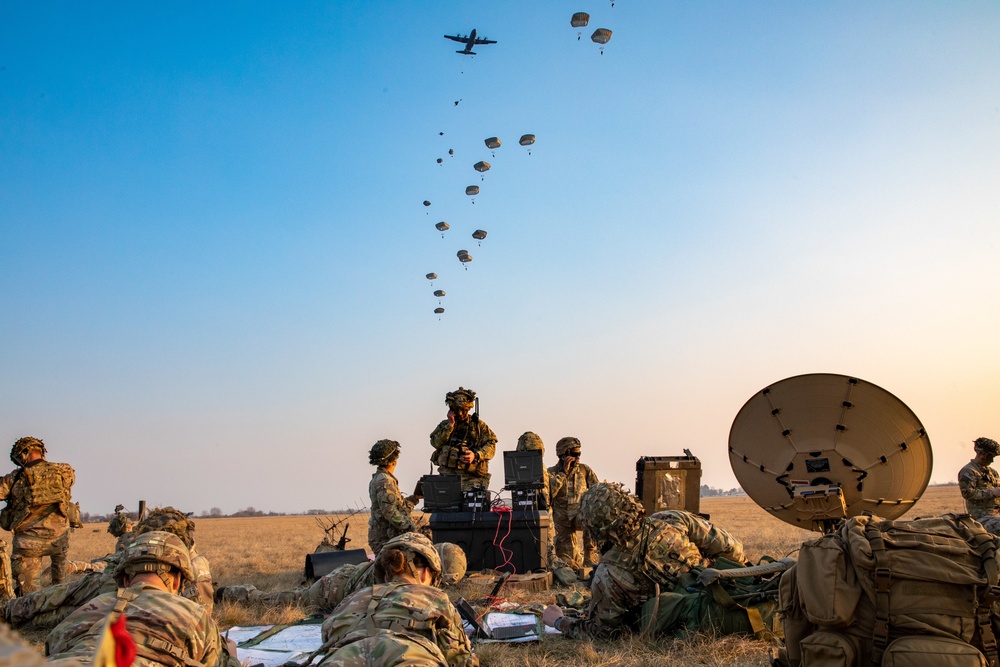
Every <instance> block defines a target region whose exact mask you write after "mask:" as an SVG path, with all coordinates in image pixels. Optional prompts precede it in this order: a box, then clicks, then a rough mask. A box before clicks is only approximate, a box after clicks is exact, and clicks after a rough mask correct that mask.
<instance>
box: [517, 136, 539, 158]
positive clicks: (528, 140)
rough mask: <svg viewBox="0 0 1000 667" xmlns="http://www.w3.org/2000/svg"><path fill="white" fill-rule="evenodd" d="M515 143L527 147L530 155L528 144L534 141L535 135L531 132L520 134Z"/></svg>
mask: <svg viewBox="0 0 1000 667" xmlns="http://www.w3.org/2000/svg"><path fill="white" fill-rule="evenodd" d="M517 143H519V144H521V145H522V146H525V147H527V148H528V155H531V148H530V146H531V145H532V144H534V143H535V135H533V134H522V135H521V138H520V139H518V140H517Z"/></svg>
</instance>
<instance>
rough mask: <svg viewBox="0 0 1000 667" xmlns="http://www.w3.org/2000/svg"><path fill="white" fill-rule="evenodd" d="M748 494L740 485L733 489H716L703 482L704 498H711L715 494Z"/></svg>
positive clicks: (702, 491)
mask: <svg viewBox="0 0 1000 667" xmlns="http://www.w3.org/2000/svg"><path fill="white" fill-rule="evenodd" d="M746 494H747V492H746V491H744V490H743V489H741V488H740V487H738V486H737V487H736V488H733V489H716V488H715V487H712V486H709V485H708V484H702V485H701V494H700V495H701V497H702V498H711V497H713V496H745V495H746Z"/></svg>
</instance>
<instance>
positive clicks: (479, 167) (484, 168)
mask: <svg viewBox="0 0 1000 667" xmlns="http://www.w3.org/2000/svg"><path fill="white" fill-rule="evenodd" d="M472 168H473V169H475V170H476V171H478V172H479V173H480V174H485V173H486V172H488V171H489V170H490V163H489V162H486V161H485V160H480V161H479V162H477V163H476V164H474V165H472ZM482 180H484V181H485V180H486V177H485V176H484V177H482Z"/></svg>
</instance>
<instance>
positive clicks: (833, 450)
mask: <svg viewBox="0 0 1000 667" xmlns="http://www.w3.org/2000/svg"><path fill="white" fill-rule="evenodd" d="M932 461H933V457H932V454H931V442H930V438H928V437H927V432H926V431H925V430H924V427H923V425H922V424H921V423H920V420H919V419H917V416H916V415H915V414H914V413H913V411H912V410H910V408H908V407H907V406H906V404H905V403H903V402H902V401H901V400H899V399H898V398H896V397H895V396H893V395H892V394H890V393H889V392H888V391H886V390H885V389H882V388H881V387H878V386H876V385H874V384H871V383H870V382H865V381H864V380H859V379H857V378H853V377H848V376H846V375H833V374H827V373H813V374H809V375H796V376H794V377H790V378H786V379H784V380H781V381H780V382H777V383H775V384H772V385H770V386H768V387H765V388H764V389H762V390H761V391H759V392H757V393H756V394H754V395H753V396H752V397H751V398H750V400H748V401H747V402H746V403H745V404H744V405H743V407H742V408H741V409H740V411H739V413H738V414H737V415H736V419H734V420H733V426H732V428H731V429H730V431H729V463H730V465H731V466H732V468H733V473H734V474H735V475H736V479H737V480H739V482H740V485H741V486H742V487H743V489H744V490H745V491H746V492H747V494H748V495H749V496H750V497H751V498H752V499H753V501H754V502H755V503H757V504H758V505H760V506H761V507H762V508H764V509H765V510H766V511H767V512H769V513H770V514H771V515H773V516H775V517H777V518H779V519H781V520H782V521H784V522H786V523H789V524H791V525H793V526H797V527H799V528H808V529H810V530H817V531H824V532H826V531H829V530H832V529H833V527H834V525H835V524H836V523H837V522H838V521H840V520H841V519H844V518H847V517H853V516H858V515H860V514H861V513H863V512H865V511H868V512H871V513H872V514H874V515H876V516H879V517H882V518H886V519H895V518H898V517H899V516H901V515H902V514H903V513H905V512H906V511H907V510H908V509H910V508H911V507H912V506H913V503H915V502H916V501H917V500H918V499H919V498H920V496H921V495H922V494H923V492H924V490H925V489H926V488H927V483H928V481H930V475H931V464H932Z"/></svg>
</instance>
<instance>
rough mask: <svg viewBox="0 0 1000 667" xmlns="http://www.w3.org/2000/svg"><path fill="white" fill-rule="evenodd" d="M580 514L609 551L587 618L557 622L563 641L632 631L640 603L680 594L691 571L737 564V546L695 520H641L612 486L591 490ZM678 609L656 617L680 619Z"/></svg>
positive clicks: (632, 503)
mask: <svg viewBox="0 0 1000 667" xmlns="http://www.w3.org/2000/svg"><path fill="white" fill-rule="evenodd" d="M580 512H581V514H582V516H583V522H584V525H585V526H586V530H588V531H589V532H591V533H592V534H593V536H594V537H595V538H596V539H597V540H598V541H600V542H602V543H604V542H610V543H611V544H612V545H613V546H612V547H611V548H610V549H609V550H608V551H606V552H605V553H604V555H603V556H601V562H600V564H599V565H598V566H597V569H596V570H595V572H594V576H593V580H592V581H591V585H590V590H591V600H590V608H589V611H588V614H587V618H581V619H574V618H568V617H563V618H562V619H561V621H559V623H558V628H559V630H560V631H562V633H563V634H564V635H566V636H568V637H572V638H577V639H580V638H584V637H609V636H613V635H615V634H617V633H620V632H622V631H624V630H626V629H630V628H635V627H637V626H638V622H639V614H640V612H641V609H642V605H643V603H644V602H646V601H647V600H649V599H651V598H655V597H656V596H657V595H658V594H659V593H661V592H664V593H670V592H678V593H683V592H684V590H685V583H687V581H686V580H682V577H683V576H684V575H685V574H687V573H688V572H689V571H690V570H691V569H692V568H699V567H705V566H707V565H709V564H711V561H712V560H714V559H716V558H720V557H722V558H726V559H728V560H730V561H733V562H735V563H739V564H742V563H743V561H744V554H743V545H742V543H740V541H739V540H737V539H736V538H735V537H733V536H732V535H730V534H729V533H727V532H726V531H724V530H722V529H721V528H717V527H715V526H713V525H712V524H711V523H709V522H708V521H706V520H705V519H702V518H701V517H699V516H697V515H695V514H691V513H690V512H684V511H682V510H671V511H669V512H659V513H657V514H656V515H655V516H652V517H649V518H647V519H644V520H643V519H642V514H643V510H642V505H641V504H640V503H639V501H638V500H637V499H635V498H634V497H632V496H631V495H629V494H628V493H627V492H625V491H624V489H622V488H621V487H620V486H619V485H612V484H607V483H602V484H598V485H597V486H596V487H593V488H592V489H591V490H590V491H588V492H587V493H586V494H585V495H584V497H583V500H582V502H581V508H580ZM682 603H683V600H682V599H678V605H676V608H675V607H671V608H669V609H665V610H663V611H664V612H667V613H676V614H678V616H680V615H681V614H683V613H684V612H685V610H684V609H683V604H682ZM661 625H663V624H661ZM665 627H666V626H664V629H665Z"/></svg>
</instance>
